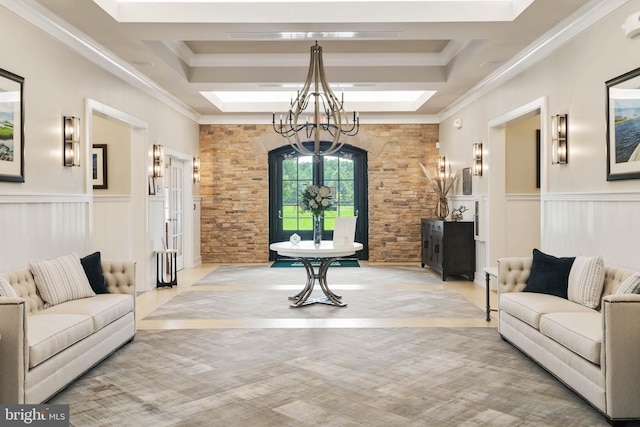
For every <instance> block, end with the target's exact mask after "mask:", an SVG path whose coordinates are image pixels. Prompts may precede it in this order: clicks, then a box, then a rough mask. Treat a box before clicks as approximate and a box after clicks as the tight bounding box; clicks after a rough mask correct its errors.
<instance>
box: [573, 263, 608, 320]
mask: <svg viewBox="0 0 640 427" xmlns="http://www.w3.org/2000/svg"><path fill="white" fill-rule="evenodd" d="M603 289H604V261H603V260H602V258H601V257H599V256H598V257H585V256H577V257H576V260H575V261H574V262H573V265H572V266H571V271H570V272H569V287H568V289H567V296H568V298H569V301H573V302H577V303H578V304H582V305H584V306H585V307H589V308H598V306H599V305H600V299H601V298H602V290H603Z"/></svg>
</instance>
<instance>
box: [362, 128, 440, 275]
mask: <svg viewBox="0 0 640 427" xmlns="http://www.w3.org/2000/svg"><path fill="white" fill-rule="evenodd" d="M367 131H368V132H369V133H372V134H374V135H375V136H376V137H378V138H380V139H381V140H384V141H386V143H385V145H384V146H383V148H382V151H381V152H380V154H379V155H378V156H373V155H369V156H368V161H369V260H370V261H381V262H384V261H387V262H392V261H393V262H404V261H420V219H421V218H427V217H432V216H433V209H434V208H435V203H436V198H435V196H434V195H433V193H430V194H429V195H427V194H426V192H425V190H426V188H427V179H426V178H425V177H424V173H423V172H422V170H421V169H420V165H419V163H420V162H422V163H423V164H430V163H434V162H435V161H436V159H437V157H438V150H437V149H436V147H435V145H436V141H437V140H438V125H420V124H415V125H373V126H370V127H367Z"/></svg>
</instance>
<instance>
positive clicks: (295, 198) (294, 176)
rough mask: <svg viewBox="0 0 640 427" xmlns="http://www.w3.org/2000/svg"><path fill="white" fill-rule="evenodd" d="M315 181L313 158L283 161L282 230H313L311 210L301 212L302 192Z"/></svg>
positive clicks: (302, 157)
mask: <svg viewBox="0 0 640 427" xmlns="http://www.w3.org/2000/svg"><path fill="white" fill-rule="evenodd" d="M312 183H313V158H312V157H311V156H301V157H293V158H290V159H284V160H283V161H282V188H281V190H282V212H281V218H282V230H283V231H299V230H313V222H312V217H311V214H310V213H309V212H306V213H304V214H303V213H300V208H299V206H300V193H302V190H303V189H304V188H305V187H306V186H308V185H311V184H312Z"/></svg>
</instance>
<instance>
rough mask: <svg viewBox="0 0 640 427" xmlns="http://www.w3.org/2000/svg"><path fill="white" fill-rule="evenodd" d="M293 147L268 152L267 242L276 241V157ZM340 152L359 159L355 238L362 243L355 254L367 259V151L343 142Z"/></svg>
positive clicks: (356, 170)
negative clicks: (361, 247) (360, 248)
mask: <svg viewBox="0 0 640 427" xmlns="http://www.w3.org/2000/svg"><path fill="white" fill-rule="evenodd" d="M292 151H293V149H292V148H291V147H290V146H288V145H285V146H282V147H279V148H276V149H274V150H271V151H270V152H269V243H270V244H271V243H275V242H276V241H278V236H277V235H276V228H277V223H278V221H279V219H280V218H278V213H277V209H276V206H274V205H275V203H277V199H276V197H277V194H278V191H279V190H278V185H277V184H278V182H277V181H278V176H277V175H276V165H277V161H278V159H280V158H281V157H282V156H283V155H284V154H287V153H291V152H292ZM340 152H344V153H350V154H353V155H354V156H355V155H357V156H358V157H359V159H360V161H358V162H357V164H355V165H354V178H355V180H354V181H355V192H356V193H357V195H358V196H357V200H354V203H355V204H356V205H357V206H360V209H359V210H358V221H357V226H356V236H355V240H356V241H357V242H360V243H362V245H363V249H362V250H361V251H358V252H357V253H356V254H355V256H357V257H358V258H359V259H362V260H367V259H369V193H368V191H369V173H368V170H369V168H368V152H367V151H366V150H363V149H362V148H359V147H355V146H351V145H348V144H345V145H344V146H343V147H342V149H341V150H340ZM295 154H297V153H295ZM316 178H317V177H316V176H315V172H314V177H313V179H314V182H315V181H316ZM275 256H276V254H275V252H273V251H270V254H269V259H270V260H272V261H273V260H275Z"/></svg>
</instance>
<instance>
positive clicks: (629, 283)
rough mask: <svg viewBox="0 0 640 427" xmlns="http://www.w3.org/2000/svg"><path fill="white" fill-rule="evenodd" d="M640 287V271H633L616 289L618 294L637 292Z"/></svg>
mask: <svg viewBox="0 0 640 427" xmlns="http://www.w3.org/2000/svg"><path fill="white" fill-rule="evenodd" d="M639 287H640V272H637V273H633V274H632V275H631V276H629V277H627V278H626V279H625V280H624V281H623V282H622V283H621V284H620V287H619V288H618V290H617V291H616V295H621V294H634V293H637V292H638V288H639Z"/></svg>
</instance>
